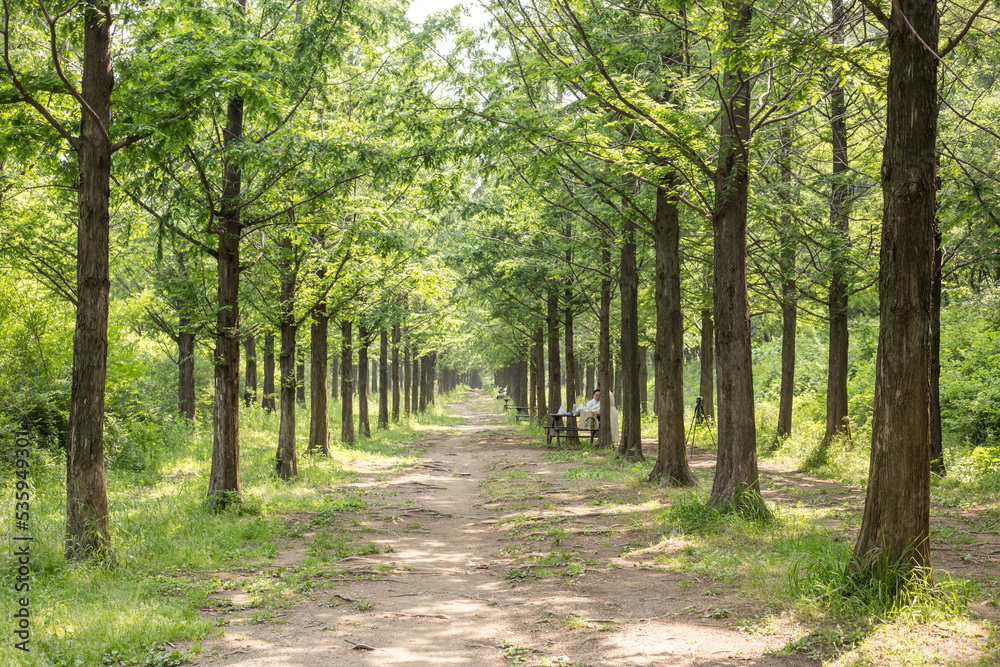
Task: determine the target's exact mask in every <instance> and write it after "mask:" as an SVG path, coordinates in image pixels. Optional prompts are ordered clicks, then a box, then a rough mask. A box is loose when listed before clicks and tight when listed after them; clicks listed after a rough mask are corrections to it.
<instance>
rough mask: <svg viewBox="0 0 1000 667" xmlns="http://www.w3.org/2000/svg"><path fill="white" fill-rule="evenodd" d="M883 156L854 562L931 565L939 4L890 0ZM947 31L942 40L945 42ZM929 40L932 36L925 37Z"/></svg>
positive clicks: (869, 568) (877, 569) (874, 566)
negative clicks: (868, 442) (872, 366)
mask: <svg viewBox="0 0 1000 667" xmlns="http://www.w3.org/2000/svg"><path fill="white" fill-rule="evenodd" d="M866 6H869V7H870V8H871V9H872V10H873V11H874V12H876V16H877V17H878V18H879V19H880V21H881V22H882V24H883V26H884V27H885V28H886V30H888V32H889V78H888V80H887V82H886V90H887V98H886V101H887V106H886V131H885V147H884V149H883V156H882V196H883V200H884V205H883V213H882V249H881V252H880V255H879V341H878V356H877V361H876V370H875V373H876V375H875V406H874V414H873V416H872V447H871V463H870V468H869V475H868V490H867V493H866V496H865V509H864V515H863V517H862V521H861V531H860V533H859V535H858V540H857V542H856V543H855V545H854V553H853V560H852V563H853V565H852V566H853V567H854V568H855V569H857V570H860V571H862V572H864V573H867V574H871V575H873V576H878V575H880V574H883V573H885V572H886V570H887V569H889V568H892V567H894V565H897V564H898V565H899V566H901V567H903V568H905V569H907V570H908V569H911V568H913V567H929V566H930V554H931V551H930V539H929V537H930V423H929V420H930V367H931V348H930V325H931V299H932V284H933V273H934V252H935V226H936V225H935V215H936V208H937V206H936V197H935V193H936V188H937V185H936V167H937V117H938V93H937V70H938V61H939V59H940V57H941V55H940V54H939V53H938V52H937V51H935V50H934V48H932V47H936V45H937V44H938V13H937V9H938V8H937V2H936V1H935V0H930V1H928V0H899V1H898V2H897V3H893V8H892V11H891V13H890V14H889V16H885V15H884V14H883V13H882V12H881V10H879V9H878V7H877V6H876V5H874V4H872V3H870V2H866ZM954 43H955V42H954V41H953V42H952V43H951V45H950V46H949V47H946V50H950V48H952V47H953V46H954ZM928 45H931V46H928Z"/></svg>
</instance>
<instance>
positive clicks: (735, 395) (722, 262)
mask: <svg viewBox="0 0 1000 667" xmlns="http://www.w3.org/2000/svg"><path fill="white" fill-rule="evenodd" d="M724 6H725V8H726V15H727V20H728V22H729V29H730V34H731V35H732V39H733V42H734V44H735V45H736V46H737V48H738V47H739V45H741V44H743V43H744V42H745V41H746V39H747V32H748V31H749V30H750V25H751V17H752V14H753V10H752V6H753V5H752V3H751V1H750V0H727V1H726V2H725V3H724ZM729 51H730V48H728V47H727V48H726V52H729ZM748 81H749V78H748V77H744V76H743V73H742V72H741V71H739V70H737V71H731V70H726V71H725V72H724V73H723V82H722V91H723V97H722V99H723V111H722V117H723V121H722V123H721V132H720V135H719V142H720V143H719V145H720V149H719V164H718V169H717V170H716V179H715V211H714V213H713V216H712V217H713V220H712V223H713V225H712V226H713V229H714V254H715V280H714V289H713V293H714V295H715V357H716V359H717V362H718V368H717V374H718V382H719V406H718V413H717V421H718V429H719V443H718V447H719V449H718V457H717V463H716V468H715V481H714V483H713V484H712V492H711V497H710V499H709V503H710V504H711V505H713V506H724V505H729V504H732V505H733V506H734V507H735V508H739V509H741V510H742V509H749V510H751V511H763V510H764V506H763V501H762V500H761V497H760V483H759V474H758V471H757V428H756V422H755V421H754V398H753V365H752V360H751V350H750V305H749V302H748V300H747V193H748V189H749V182H750V166H749V153H748V142H749V139H750V88H749V82H748Z"/></svg>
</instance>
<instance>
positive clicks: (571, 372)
mask: <svg viewBox="0 0 1000 667" xmlns="http://www.w3.org/2000/svg"><path fill="white" fill-rule="evenodd" d="M572 238H573V227H572V225H571V224H570V223H566V239H567V240H570V241H571V240H572ZM572 259H573V254H572V250H569V249H567V250H566V262H567V263H569V262H571V261H572ZM565 296H566V309H565V310H564V311H563V316H564V318H565V320H564V325H563V333H564V339H563V349H564V354H565V356H566V411H567V412H573V408H574V407H575V406H576V396H577V388H576V365H577V364H576V352H575V351H574V350H573V309H572V308H571V304H572V302H573V283H572V281H567V282H566V292H565ZM566 426H568V427H569V428H576V427H577V422H576V417H567V418H566ZM578 442H579V438H578V437H577V436H576V434H571V435H570V443H578Z"/></svg>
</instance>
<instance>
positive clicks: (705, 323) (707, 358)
mask: <svg viewBox="0 0 1000 667" xmlns="http://www.w3.org/2000/svg"><path fill="white" fill-rule="evenodd" d="M712 311H713V308H702V310H701V375H700V376H699V378H700V379H699V383H698V395H699V396H701V398H702V409H703V410H704V411H705V419H707V420H709V421H715V401H714V400H713V399H714V394H715V389H714V386H715V378H714V375H715V323H714V321H713V320H712Z"/></svg>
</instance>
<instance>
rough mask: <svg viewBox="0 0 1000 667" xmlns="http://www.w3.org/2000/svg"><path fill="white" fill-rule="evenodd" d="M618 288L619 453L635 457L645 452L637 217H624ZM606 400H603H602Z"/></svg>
mask: <svg viewBox="0 0 1000 667" xmlns="http://www.w3.org/2000/svg"><path fill="white" fill-rule="evenodd" d="M624 232H625V238H624V242H623V243H622V254H621V266H620V267H619V276H620V279H619V289H620V291H621V307H622V330H621V355H622V356H621V371H620V372H621V381H622V393H621V394H616V395H615V398H616V399H617V400H618V405H619V406H620V407H619V408H618V411H619V413H620V415H621V429H622V437H621V441H620V442H619V443H618V455H619V456H622V457H624V458H627V459H632V460H635V461H642V460H644V459H645V458H646V457H645V456H644V455H643V453H642V413H641V412H640V410H639V271H638V266H637V262H636V247H635V221H634V220H633V219H632V218H631V217H626V218H625V229H624ZM602 403H603V400H602Z"/></svg>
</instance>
